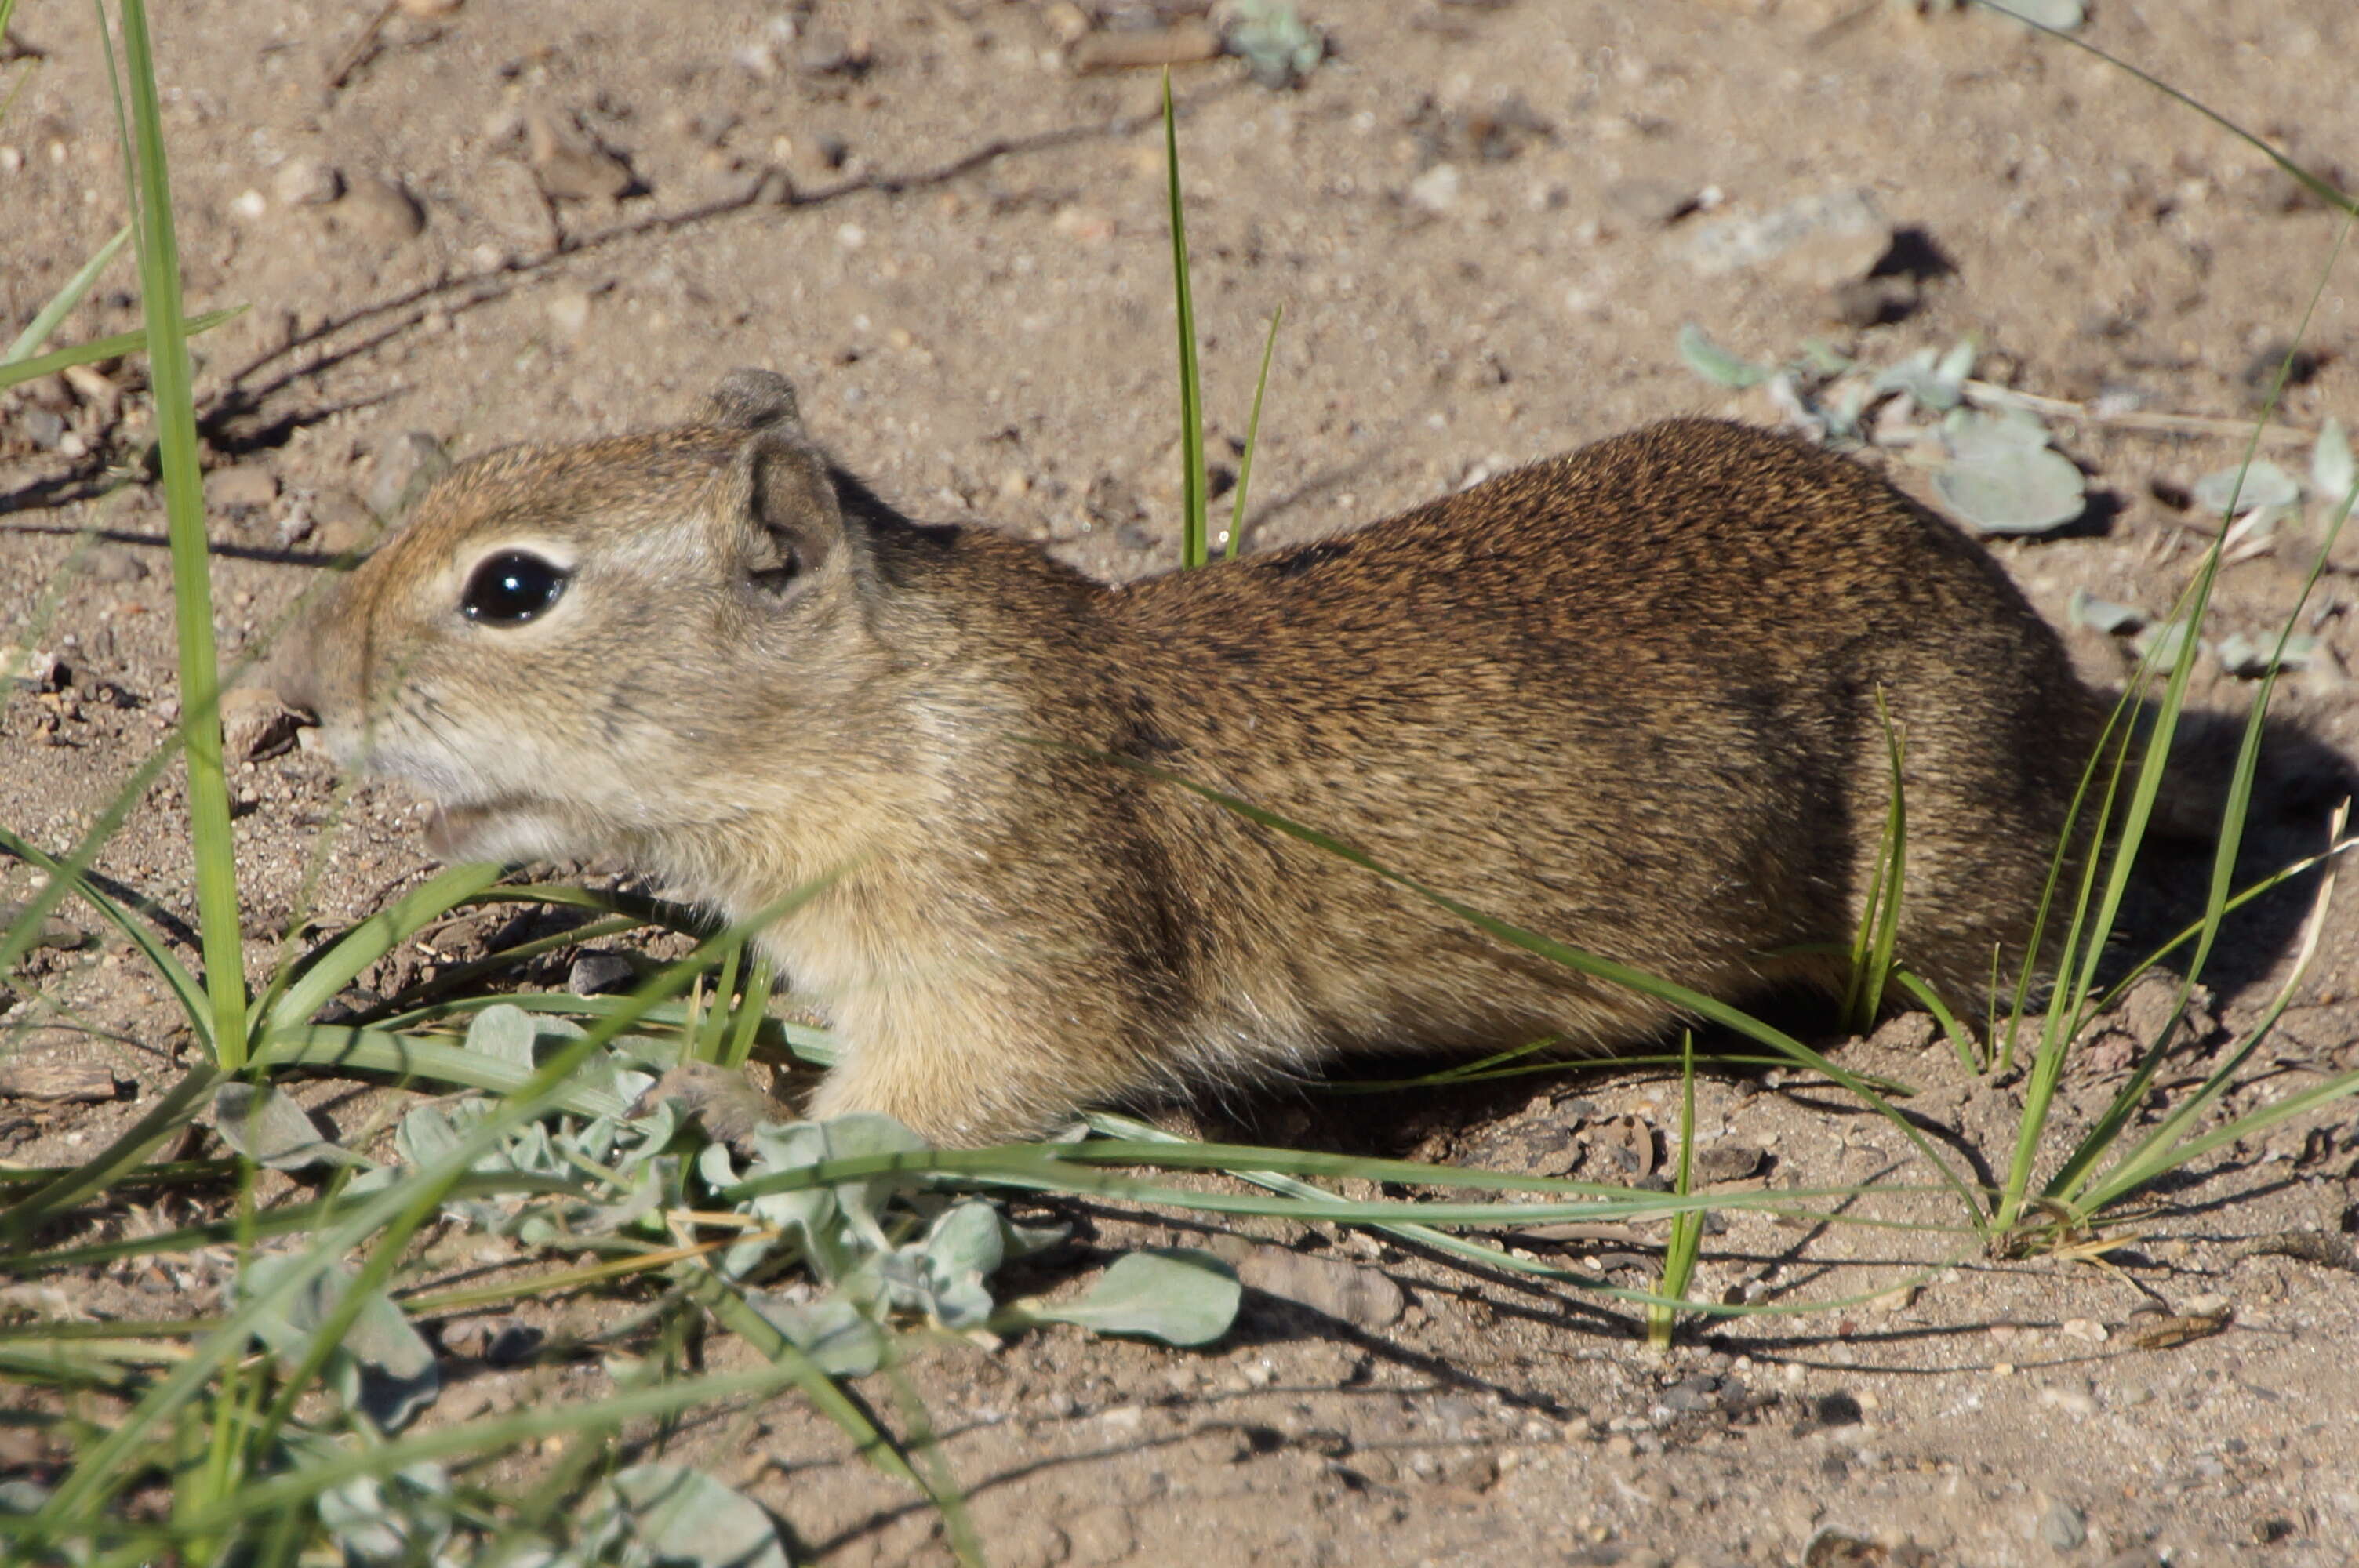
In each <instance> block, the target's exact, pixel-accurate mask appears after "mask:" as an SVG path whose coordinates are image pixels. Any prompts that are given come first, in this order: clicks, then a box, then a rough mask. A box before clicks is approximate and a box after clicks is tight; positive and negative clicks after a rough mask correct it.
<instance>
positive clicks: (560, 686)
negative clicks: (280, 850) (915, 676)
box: [276, 371, 894, 860]
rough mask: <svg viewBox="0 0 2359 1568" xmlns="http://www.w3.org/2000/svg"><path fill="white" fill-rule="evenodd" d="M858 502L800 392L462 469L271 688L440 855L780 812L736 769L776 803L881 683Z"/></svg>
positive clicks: (603, 842) (289, 658)
mask: <svg viewBox="0 0 2359 1568" xmlns="http://www.w3.org/2000/svg"><path fill="white" fill-rule="evenodd" d="M847 496H856V497H859V498H863V499H864V496H865V492H861V491H859V490H858V488H857V481H853V480H851V479H849V478H848V476H844V475H843V474H840V473H839V472H838V471H837V470H835V469H834V468H833V467H832V465H831V464H830V463H829V461H828V460H827V458H826V456H825V454H823V453H822V452H821V451H820V450H819V449H818V448H816V447H815V446H813V445H812V444H811V442H810V439H809V438H808V437H807V436H806V435H805V434H804V432H803V428H802V425H801V422H800V420H799V416H798V413H797V409H796V405H795V395H794V392H793V389H792V388H791V387H789V386H788V384H787V382H786V381H785V380H784V379H783V378H782V377H779V376H777V375H774V374H769V373H764V372H760V371H739V372H736V373H734V374H732V375H731V376H730V377H729V378H728V379H727V380H725V381H723V383H722V384H721V386H720V388H719V390H718V391H716V392H715V393H714V394H713V395H712V398H711V400H710V402H709V405H708V407H707V411H706V417H705V418H704V419H703V420H701V421H700V422H699V423H696V424H693V425H690V426H688V427H683V428H679V429H673V430H667V431H662V432H658V433H655V434H651V435H643V436H634V437H625V438H618V439H611V440H602V441H593V442H589V443H585V444H582V445H579V446H562V447H538V446H526V447H514V448H509V449H505V450H501V451H495V452H492V453H489V454H487V455H486V456H484V457H482V458H478V459H476V460H473V461H471V462H468V463H465V464H463V465H462V466H461V467H459V468H458V469H456V470H453V471H452V472H451V474H450V475H448V476H447V477H446V478H444V479H442V480H441V481H440V482H438V483H437V484H435V485H434V487H433V488H432V489H430V490H429V491H428V492H426V494H425V495H424V496H423V497H421V498H420V500H419V503H418V506H417V509H416V511H415V513H414V514H413V515H412V516H411V518H410V520H409V522H408V524H407V525H406V526H405V527H404V528H403V529H402V530H401V531H400V532H399V533H398V534H397V535H395V536H394V537H393V538H392V539H390V540H389V541H388V542H387V543H386V545H385V546H383V547H382V548H380V549H379V550H377V551H376V553H375V555H374V556H372V557H370V558H369V559H368V560H367V561H366V562H364V564H363V565H362V566H361V567H359V568H357V569H356V570H354V571H353V574H352V575H351V577H350V578H349V579H346V580H345V581H344V582H342V584H340V585H339V586H338V587H337V588H336V589H334V590H333V591H332V593H331V594H330V595H329V596H328V597H327V599H326V600H324V602H322V603H321V605H320V607H319V608H318V609H317V611H314V612H313V613H312V615H311V616H310V618H309V620H308V621H307V622H305V624H304V625H303V626H302V627H301V628H300V629H299V632H298V633H297V634H296V636H295V637H294V638H292V639H291V640H290V643H289V645H288V649H287V650H286V651H285V652H284V653H283V654H281V655H280V658H279V660H278V661H277V672H276V676H277V685H278V686H279V687H280V689H281V691H282V693H283V694H284V695H285V696H286V697H288V699H289V700H290V701H292V702H294V703H295V704H297V705H298V706H299V707H305V708H310V709H312V710H313V711H314V712H315V713H316V714H317V715H318V717H319V721H320V724H321V730H322V731H323V733H324V736H325V738H326V740H327V742H328V746H329V749H330V750H331V751H332V752H333V753H334V754H335V755H336V756H337V757H338V758H339V759H340V760H341V761H343V762H346V763H348V764H351V765H354V766H358V767H361V768H363V769H365V770H367V771H369V772H372V773H383V774H387V775H392V776H396V777H399V778H402V779H405V780H407V781H408V782H409V783H411V784H415V785H417V786H418V787H419V788H420V789H421V790H423V791H424V792H425V793H426V794H427V795H430V796H431V797H432V798H433V799H434V800H435V802H436V803H437V804H438V805H439V806H440V807H441V808H442V814H441V816H440V820H439V821H438V823H437V827H436V830H435V838H436V840H437V841H436V844H435V848H436V849H437V850H438V852H440V853H442V854H445V855H446V856H449V857H451V858H460V857H465V858H479V859H506V860H524V859H535V858H563V857H566V856H571V855H581V854H588V853H593V852H600V851H604V850H618V849H619V850H627V849H630V848H632V847H633V846H634V845H636V844H640V843H645V842H647V841H649V840H651V839H655V838H660V837H662V836H663V835H664V834H666V833H667V832H668V831H676V830H679V829H683V828H695V827H706V826H710V825H712V824H715V823H721V822H725V821H727V820H728V819H730V818H731V817H733V816H744V815H746V814H747V813H749V812H751V811H756V810H761V809H763V808H765V807H766V806H774V805H777V804H780V803H772V802H764V801H760V800H755V799H749V798H747V784H746V781H747V779H748V778H749V777H769V778H775V779H776V780H777V788H778V789H779V790H780V791H781V792H782V794H786V795H791V793H792V791H793V788H794V778H793V774H794V773H795V772H796V759H797V758H798V757H807V756H812V755H816V754H818V749H820V748H825V747H828V746H830V745H832V744H834V743H838V742H840V741H842V740H843V738H844V737H843V730H845V728H846V726H847V725H848V724H852V723H856V722H857V714H858V713H859V712H860V711H861V709H862V708H863V706H864V705H863V704H861V703H860V702H858V701H857V700H855V698H856V696H857V694H858V693H859V692H860V691H861V690H862V688H863V687H864V686H866V685H868V684H870V683H871V682H873V681H874V680H875V678H877V677H878V676H880V675H881V674H884V673H886V672H889V671H890V669H891V668H892V667H893V665H894V661H893V658H892V656H891V654H890V653H889V651H888V650H887V649H886V647H885V645H884V644H883V643H882V642H881V641H880V640H879V634H878V628H877V619H878V618H877V616H876V614H875V580H876V579H875V570H874V557H873V552H872V550H871V548H870V544H871V541H870V539H869V537H868V532H867V531H868V528H869V527H870V525H871V520H870V518H869V516H868V509H869V508H868V506H863V507H860V508H856V509H853V510H847V506H846V504H845V503H846V499H847ZM870 504H871V505H873V503H870ZM749 753H751V754H750V755H749ZM765 763H767V764H768V765H764V764H765Z"/></svg>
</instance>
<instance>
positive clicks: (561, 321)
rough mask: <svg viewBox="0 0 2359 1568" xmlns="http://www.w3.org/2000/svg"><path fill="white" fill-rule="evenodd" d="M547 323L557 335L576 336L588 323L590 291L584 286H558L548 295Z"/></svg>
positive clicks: (580, 333)
mask: <svg viewBox="0 0 2359 1568" xmlns="http://www.w3.org/2000/svg"><path fill="white" fill-rule="evenodd" d="M548 308H549V325H550V326H551V327H554V328H555V329H556V330H557V331H558V333H559V335H560V336H561V337H567V338H578V337H580V336H581V335H582V330H583V329H585V328H587V327H588V326H589V325H590V292H589V290H587V289H584V288H575V287H566V288H560V289H558V290H557V291H556V292H555V293H553V294H551V295H550V296H549V307H548Z"/></svg>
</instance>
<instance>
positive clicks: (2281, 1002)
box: [2051, 801, 2354, 1213]
mask: <svg viewBox="0 0 2359 1568" xmlns="http://www.w3.org/2000/svg"><path fill="white" fill-rule="evenodd" d="M2349 819H2350V802H2348V801H2345V802H2343V805H2341V806H2337V807H2336V808H2335V812H2334V818H2333V822H2332V826H2331V827H2330V837H2332V838H2341V837H2342V836H2343V827H2344V825H2345V824H2346V823H2347V822H2348V821H2349ZM2341 869H2342V867H2341V862H2340V861H2339V860H2338V861H2332V862H2329V864H2328V866H2327V868H2326V871H2325V874H2324V875H2323V876H2322V877H2321V878H2320V880H2319V886H2318V896H2317V898H2316V899H2315V900H2314V901H2313V902H2312V903H2311V905H2310V919H2309V920H2308V921H2307V922H2305V924H2304V929H2303V932H2302V940H2301V946H2300V949H2299V953H2298V954H2297V956H2296V957H2295V959H2294V963H2293V968H2292V970H2291V972H2290V973H2288V975H2287V977H2286V980H2285V983H2284V984H2283V985H2282V986H2280V987H2278V988H2277V995H2276V996H2275V997H2274V998H2272V999H2271V1000H2270V1002H2269V1005H2268V1007H2267V1010H2266V1011H2263V1013H2262V1014H2261V1018H2260V1021H2259V1022H2257V1023H2256V1024H2255V1025H2254V1026H2253V1029H2252V1032H2251V1033H2250V1034H2248V1035H2247V1036H2246V1037H2245V1042H2244V1044H2242V1045H2239V1046H2238V1047H2237V1048H2236V1050H2235V1051H2234V1052H2233V1053H2232V1054H2230V1055H2229V1057H2228V1059H2227V1060H2226V1061H2225V1062H2223V1063H2222V1064H2221V1065H2220V1066H2219V1067H2218V1068H2216V1069H2215V1070H2214V1071H2213V1072H2212V1076H2210V1077H2209V1078H2207V1079H2205V1080H2204V1083H2203V1087H2201V1088H2200V1089H2198V1090H2196V1092H2195V1093H2193V1094H2192V1095H2190V1096H2188V1097H2187V1098H2186V1099H2184V1100H2183V1101H2181V1102H2180V1104H2178V1105H2176V1106H2174V1107H2172V1108H2171V1111H2170V1114H2169V1116H2167V1117H2165V1118H2164V1119H2162V1120H2161V1122H2160V1123H2158V1125H2157V1126H2156V1127H2155V1129H2154V1130H2153V1131H2151V1132H2149V1133H2147V1136H2146V1137H2145V1138H2143V1139H2141V1140H2140V1141H2138V1144H2137V1146H2136V1148H2134V1149H2132V1150H2131V1151H2130V1152H2128V1153H2126V1154H2125V1155H2123V1156H2122V1158H2121V1159H2120V1160H2118V1161H2116V1162H2114V1165H2113V1167H2112V1168H2111V1169H2110V1170H2108V1171H2107V1172H2106V1173H2105V1175H2104V1179H2103V1180H2102V1181H2101V1182H2099V1183H2097V1184H2095V1185H2094V1186H2093V1188H2092V1189H2091V1190H2090V1191H2089V1192H2088V1193H2086V1194H2085V1195H2079V1196H2080V1202H2079V1204H2078V1205H2077V1207H2078V1208H2079V1209H2080V1210H2081V1211H2082V1212H2084V1213H2093V1212H2096V1211H2098V1210H2101V1209H2103V1208H2104V1206H2106V1205H2107V1204H2110V1203H2112V1202H2114V1200H2115V1199H2117V1198H2119V1197H2121V1196H2123V1195H2125V1194H2127V1193H2129V1192H2131V1191H2133V1190H2135V1189H2136V1188H2137V1187H2140V1186H2143V1185H2144V1184H2147V1182H2150V1181H2152V1180H2154V1178H2155V1177H2157V1176H2158V1175H2161V1174H2162V1173H2164V1172H2166V1171H2169V1170H2172V1169H2174V1168H2175V1167H2177V1166H2180V1165H2182V1164H2185V1163H2186V1162H2188V1161H2190V1160H2192V1159H2195V1158H2197V1157H2198V1156H2200V1155H2201V1154H2203V1153H2206V1152H2210V1151H2211V1150H2212V1149H2215V1148H2217V1147H2219V1146H2220V1145H2221V1144H2223V1143H2224V1142H2227V1141H2231V1140H2232V1139H2233V1137H2234V1134H2231V1133H2229V1132H2228V1130H2226V1129H2217V1130H2213V1131H2212V1133H2210V1134H2207V1135H2206V1136H2204V1137H2202V1138H2199V1139H2192V1140H2189V1141H2185V1142H2181V1141H2180V1134H2181V1133H2182V1132H2183V1131H2184V1130H2186V1129H2187V1128H2188V1127H2189V1126H2190V1125H2191V1124H2192V1123H2193V1122H2194V1120H2195V1119H2196V1118H2198V1117H2200V1116H2201V1115H2202V1114H2203V1112H2204V1111H2206V1110H2208V1109H2210V1108H2211V1107H2212V1105H2213V1104H2214V1103H2216V1102H2217V1101H2218V1100H2219V1098H2220V1097H2221V1096H2223V1095H2224V1094H2226V1093H2227V1092H2228V1088H2229V1086H2230V1084H2231V1082H2232V1081H2233V1080H2234V1076H2235V1075H2236V1073H2237V1072H2238V1071H2240V1070H2241V1069H2242V1068H2243V1067H2244V1065H2245V1063H2246V1062H2247V1061H2249V1060H2251V1059H2252V1055H2253V1053H2254V1052H2256V1051H2257V1050H2259V1049H2260V1045H2261V1042H2262V1041H2264V1040H2266V1039H2267V1038H2268V1035H2269V1033H2270V1031H2271V1030H2273V1029H2275V1028H2276V1027H2277V1020H2278V1019H2279V1018H2282V1017H2283V1016H2284V1015H2285V1011H2286V1009H2287V1008H2288V1007H2290V1006H2292V1005H2293V999H2294V996H2295V994H2296V993H2297V992H2298V991H2299V989H2300V987H2301V983H2302V981H2303V980H2305V979H2308V978H2309V975H2310V967H2311V966H2312V965H2313V964H2314V963H2315V962H2316V961H2317V958H2318V946H2319V936H2320V934H2321V931H2322V930H2323V929H2324V927H2325V925H2326V914H2327V910H2328V907H2329V906H2330V905H2331V904H2332V903H2333V900H2334V884H2335V881H2336V873H2337V872H2338V871H2340V870H2341ZM2166 1034H2167V1032H2166ZM2353 1076H2354V1075H2349V1074H2346V1075H2343V1077H2344V1078H2346V1079H2347V1078H2351V1077H2353ZM2335 1081H2336V1080H2332V1079H2330V1080H2329V1083H2330V1084H2331V1083H2332V1082H2335ZM2324 1098H2333V1097H2332V1095H2329V1096H2326V1097H2324ZM2311 1103H2321V1102H2319V1101H2312V1102H2311ZM2291 1114H2293V1113H2292V1112H2291V1111H2288V1110H2286V1109H2284V1108H2283V1107H2282V1105H2281V1104H2280V1105H2274V1106H2270V1107H2267V1108H2264V1109H2262V1110H2259V1111H2256V1112H2254V1113H2252V1114H2251V1115H2249V1116H2246V1117H2243V1118H2240V1119H2238V1122H2237V1123H2234V1124H2232V1125H2239V1126H2247V1127H2250V1126H2267V1125H2271V1124H2274V1123H2275V1122H2277V1121H2280V1120H2283V1119H2285V1117H2287V1116H2288V1115H2291ZM2090 1141H2091V1143H2092V1144H2093V1146H2094V1149H2095V1150H2096V1151H2100V1152H2101V1151H2102V1150H2104V1148H2105V1147H2106V1146H2107V1145H2108V1144H2109V1143H2110V1142H2111V1140H2110V1139H2107V1140H2104V1141H2097V1140H2096V1139H2095V1135H2094V1133H2092V1135H2091V1140H2090ZM2090 1158H2092V1159H2093V1158H2094V1153H2092V1154H2091V1155H2090ZM2076 1175H2077V1172H2076ZM2051 1186H2052V1187H2055V1188H2057V1189H2059V1191H2060V1194H2062V1195H2071V1192H2070V1189H2069V1188H2068V1187H2067V1186H2066V1184H2065V1183H2064V1182H2063V1180H2062V1178H2061V1177H2060V1178H2059V1179H2058V1181H2057V1182H2055V1183H2052V1184H2051Z"/></svg>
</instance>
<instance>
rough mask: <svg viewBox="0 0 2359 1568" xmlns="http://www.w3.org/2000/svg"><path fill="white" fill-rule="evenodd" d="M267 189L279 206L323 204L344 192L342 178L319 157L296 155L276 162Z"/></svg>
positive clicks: (314, 205) (313, 205) (315, 205)
mask: <svg viewBox="0 0 2359 1568" xmlns="http://www.w3.org/2000/svg"><path fill="white" fill-rule="evenodd" d="M270 189H271V194H273V195H274V196H276V197H277V198H278V204H279V205H280V206H281V207H325V206H326V205H327V204H328V203H329V202H331V201H333V200H335V199H336V198H337V197H339V196H342V194H343V193H344V178H343V176H342V175H340V174H338V173H337V172H336V171H335V170H334V169H332V168H329V167H328V166H327V165H326V164H325V163H322V162H321V160H320V159H318V158H315V157H301V156H298V157H290V158H288V160H287V161H286V162H285V163H282V164H280V165H279V166H278V172H277V174H276V175H274V176H272V177H271V181H270Z"/></svg>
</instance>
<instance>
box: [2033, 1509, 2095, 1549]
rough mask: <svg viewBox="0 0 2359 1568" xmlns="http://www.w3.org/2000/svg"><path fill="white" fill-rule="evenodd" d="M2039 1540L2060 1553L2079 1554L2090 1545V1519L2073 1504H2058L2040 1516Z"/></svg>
mask: <svg viewBox="0 0 2359 1568" xmlns="http://www.w3.org/2000/svg"><path fill="white" fill-rule="evenodd" d="M2039 1539H2040V1540H2042V1541H2046V1542H2047V1543H2048V1544H2049V1545H2050V1546H2052V1547H2054V1548H2055V1549H2056V1550H2057V1551H2059V1552H2078V1551H2079V1550H2080V1549H2081V1548H2082V1547H2083V1546H2085V1545H2086V1544H2088V1541H2089V1521H2088V1519H2087V1518H2086V1516H2084V1515H2083V1514H2082V1512H2081V1510H2080V1509H2076V1508H2074V1507H2073V1506H2072V1505H2071V1504H2070V1503H2058V1504H2057V1505H2056V1506H2055V1507H2053V1508H2051V1509H2049V1510H2048V1511H2047V1512H2046V1513H2045V1514H2043V1515H2041V1516H2040V1519H2039Z"/></svg>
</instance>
